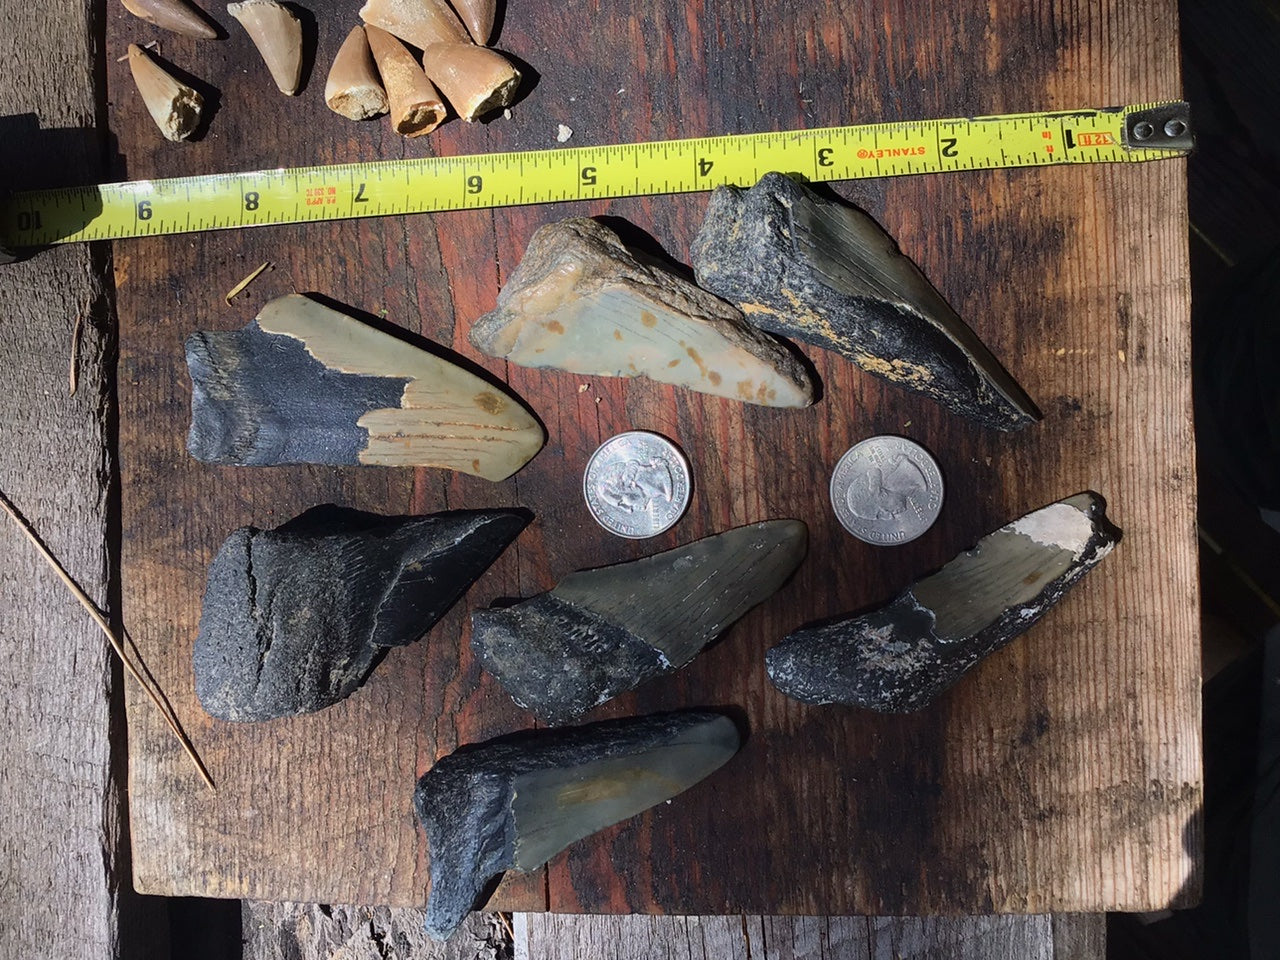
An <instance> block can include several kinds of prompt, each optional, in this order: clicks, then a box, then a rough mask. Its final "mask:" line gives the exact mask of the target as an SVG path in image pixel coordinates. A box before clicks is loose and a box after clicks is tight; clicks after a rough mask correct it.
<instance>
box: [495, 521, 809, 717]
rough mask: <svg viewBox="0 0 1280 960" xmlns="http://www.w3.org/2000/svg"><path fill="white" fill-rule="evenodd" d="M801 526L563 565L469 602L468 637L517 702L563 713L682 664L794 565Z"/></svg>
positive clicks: (773, 525)
mask: <svg viewBox="0 0 1280 960" xmlns="http://www.w3.org/2000/svg"><path fill="white" fill-rule="evenodd" d="M808 539H809V534H808V529H807V528H806V527H805V525H804V524H803V523H801V522H800V521H799V520H770V521H767V522H765V523H755V524H751V525H749V526H745V527H737V528H736V529H733V530H729V531H726V532H725V533H721V534H717V535H716V536H712V537H706V538H704V539H702V540H698V541H696V542H694V543H690V544H687V545H685V546H683V547H677V548H676V549H674V550H667V551H666V552H664V553H659V554H655V555H654V556H651V557H644V558H642V559H640V560H633V561H631V562H630V563H619V564H616V565H615V566H611V567H602V568H599V569H596V570H583V571H580V572H578V573H573V574H570V575H569V576H568V577H566V578H565V579H564V580H562V581H560V583H559V584H558V585H557V586H556V587H555V589H553V590H551V591H550V592H548V593H543V594H539V595H538V596H536V597H532V598H530V599H528V600H525V601H523V602H521V603H518V604H516V605H515V606H511V607H505V608H494V609H489V610H477V611H475V612H473V613H472V614H471V622H472V633H471V646H472V648H473V649H474V650H475V651H476V655H477V656H478V657H479V658H480V663H481V664H482V665H483V666H484V668H485V669H486V670H488V671H489V672H490V673H492V674H493V675H494V676H496V677H497V678H498V680H499V682H501V684H502V685H503V687H504V688H505V689H506V691H507V692H508V693H509V694H511V698H512V699H513V700H515V702H516V703H518V704H519V705H520V706H522V707H525V708H526V709H529V710H532V711H533V712H534V713H536V714H537V715H538V716H539V717H541V718H542V719H544V720H547V721H548V722H550V723H563V722H566V721H568V720H571V719H573V718H574V717H576V716H578V715H579V714H581V713H584V712H585V711H587V710H590V709H591V708H592V707H594V706H597V705H598V704H601V703H604V702H605V701H606V700H609V699H610V698H612V697H616V696H617V695H618V694H620V693H625V692H626V691H627V690H631V689H632V688H634V687H636V686H639V685H640V684H641V683H643V682H644V681H646V680H648V679H650V678H651V677H655V676H658V675H659V674H662V673H668V672H670V671H672V670H678V669H679V668H680V667H683V666H684V665H685V664H686V663H688V662H689V661H690V660H692V659H693V658H694V657H695V656H697V655H698V653H699V651H701V650H702V648H703V647H704V646H706V645H707V644H708V643H710V642H711V641H712V640H714V639H715V638H716V637H717V636H719V635H720V634H721V633H723V632H724V631H725V630H727V629H728V628H729V626H730V625H731V624H732V623H733V622H734V621H735V620H737V619H738V618H739V617H741V616H742V615H743V614H745V613H746V612H747V611H748V610H750V609H751V608H752V607H754V606H755V605H756V604H758V603H761V602H763V601H764V600H766V599H767V598H768V597H770V596H772V595H773V594H774V593H775V592H776V591H777V590H778V588H780V587H781V586H782V584H783V583H784V582H785V581H786V580H787V578H788V577H790V576H791V574H792V573H793V572H794V571H795V569H796V567H797V566H799V565H800V561H801V560H803V559H804V555H805V551H806V550H807V547H808Z"/></svg>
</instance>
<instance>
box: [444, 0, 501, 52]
mask: <svg viewBox="0 0 1280 960" xmlns="http://www.w3.org/2000/svg"><path fill="white" fill-rule="evenodd" d="M497 8H498V4H497V0H453V9H454V10H455V11H456V12H457V14H458V18H459V19H460V20H461V21H462V22H463V23H465V24H466V25H467V32H468V33H469V34H471V39H472V40H474V41H475V42H476V43H478V44H480V45H482V46H483V45H484V44H486V43H488V42H489V35H490V34H492V33H493V20H494V16H495V15H496V13H497Z"/></svg>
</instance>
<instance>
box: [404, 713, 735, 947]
mask: <svg viewBox="0 0 1280 960" xmlns="http://www.w3.org/2000/svg"><path fill="white" fill-rule="evenodd" d="M738 746H739V736H738V730H737V728H736V727H735V726H734V724H733V721H731V720H730V719H729V718H728V717H725V716H723V715H721V714H716V713H666V714H654V715H652V716H648V717H631V718H628V719H626V720H610V721H606V722H604V723H596V724H591V725H590V726H585V727H564V728H560V729H555V730H530V731H526V732H524V733H518V734H514V735H512V736H508V737H500V738H498V739H496V740H489V741H487V742H485V743H478V744H473V745H468V746H465V747H461V748H459V749H458V750H456V751H454V752H453V753H452V754H450V755H449V756H447V757H444V758H442V759H440V760H439V761H437V762H436V765H435V766H433V767H432V768H431V769H430V770H428V771H427V772H426V774H424V775H423V776H422V778H421V779H419V781H418V785H417V789H416V790H415V791H414V797H413V803H414V809H415V810H416V811H417V814H418V818H419V819H420V820H421V821H422V825H423V828H424V829H425V830H426V833H427V842H428V846H429V848H430V855H431V865H430V869H431V891H430V893H429V894H428V897H427V917H426V930H427V933H428V934H429V935H430V936H432V937H434V938H435V939H437V940H445V939H447V938H448V937H449V935H450V934H451V933H452V932H453V931H454V930H455V929H456V928H457V926H458V924H459V923H461V922H462V919H463V918H464V917H465V916H466V915H467V912H468V911H469V910H471V909H472V908H473V906H476V900H477V898H478V897H479V896H480V894H481V892H482V891H483V890H484V888H485V885H486V884H487V883H488V882H489V880H491V879H492V878H493V877H495V876H497V875H499V874H501V873H502V872H503V871H505V870H510V869H516V870H520V871H522V872H528V871H530V870H536V869H537V868H538V867H540V866H542V864H544V863H546V862H547V861H548V860H550V859H551V858H552V857H554V856H555V855H556V854H557V853H559V852H560V851H561V850H563V849H565V848H566V847H568V846H569V845H570V844H572V843H574V842H576V841H578V840H581V839H582V838H583V837H587V836H590V835H591V834H593V833H595V832H596V831H597V830H603V829H604V828H605V827H607V826H610V825H611V824H614V823H618V822H620V821H622V820H626V819H627V818H629V817H633V816H635V815H636V814H638V813H641V812H643V811H645V810H647V809H649V808H650V807H652V806H654V805H655V804H658V803H661V802H662V801H664V800H668V799H670V798H671V797H674V796H676V795H677V794H679V793H682V792H683V791H685V790H687V789H688V788H689V787H691V786H693V785H694V784H695V783H697V782H698V781H699V780H701V779H703V778H704V777H706V776H708V775H709V774H711V773H713V772H714V771H715V770H717V769H719V768H720V767H721V766H723V765H724V764H725V763H726V762H727V761H728V760H729V759H730V758H731V757H732V756H733V755H734V754H735V753H736V752H737V750H738Z"/></svg>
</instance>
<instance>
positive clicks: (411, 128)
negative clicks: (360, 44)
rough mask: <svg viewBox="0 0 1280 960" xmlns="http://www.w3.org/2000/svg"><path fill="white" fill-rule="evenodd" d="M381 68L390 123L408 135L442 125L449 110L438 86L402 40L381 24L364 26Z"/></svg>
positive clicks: (404, 134) (395, 128)
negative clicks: (381, 26)
mask: <svg viewBox="0 0 1280 960" xmlns="http://www.w3.org/2000/svg"><path fill="white" fill-rule="evenodd" d="M365 33H366V34H368V36H369V47H370V48H371V49H372V50H373V58H374V60H376V61H377V63H378V72H379V73H381V74H382V82H383V83H384V84H386V87H387V100H388V101H389V106H390V110H391V126H392V128H393V129H394V130H395V132H396V133H398V134H400V135H401V136H405V137H420V136H422V135H423V134H427V133H430V132H431V131H432V130H434V129H435V128H436V127H438V126H440V123H441V121H443V120H444V118H445V114H446V112H447V111H446V110H445V105H444V101H443V100H441V99H440V94H439V93H437V92H436V88H435V86H434V85H433V84H432V83H431V81H430V80H428V79H427V75H426V74H425V73H424V72H423V71H422V68H421V67H420V66H418V61H417V60H415V59H414V57H413V54H411V53H410V52H409V51H408V50H406V49H405V46H404V44H403V43H401V42H400V41H399V40H397V39H396V38H395V37H393V36H392V35H391V34H389V33H387V32H386V31H385V30H382V29H379V28H378V27H374V26H368V27H365Z"/></svg>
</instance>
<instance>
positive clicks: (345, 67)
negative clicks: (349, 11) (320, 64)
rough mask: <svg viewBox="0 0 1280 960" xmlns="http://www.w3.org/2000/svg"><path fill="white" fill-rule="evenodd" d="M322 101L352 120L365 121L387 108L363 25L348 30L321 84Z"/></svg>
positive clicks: (384, 111)
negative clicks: (323, 82) (325, 78)
mask: <svg viewBox="0 0 1280 960" xmlns="http://www.w3.org/2000/svg"><path fill="white" fill-rule="evenodd" d="M324 102H325V103H326V104H327V105H328V107H329V109H330V110H332V111H333V112H334V113H336V114H338V115H339V116H343V117H347V118H349V119H351V120H368V119H369V118H370V117H376V116H379V115H381V114H384V113H386V112H387V110H388V109H389V105H388V103H387V93H386V91H385V90H383V89H382V81H381V80H380V79H379V76H378V68H377V66H376V65H375V64H374V62H373V53H372V52H371V51H370V50H369V40H368V38H367V37H366V36H365V32H364V27H363V26H357V27H353V28H352V29H351V32H350V33H349V34H347V39H346V40H344V41H343V42H342V46H341V47H340V48H339V49H338V55H337V56H336V57H334V58H333V66H332V67H330V68H329V77H328V79H327V80H325V84H324Z"/></svg>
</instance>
